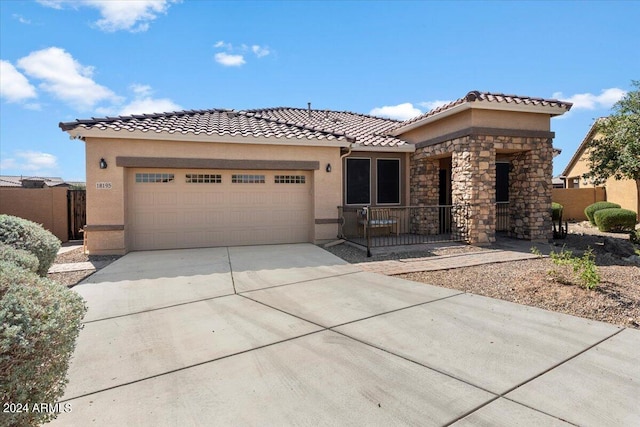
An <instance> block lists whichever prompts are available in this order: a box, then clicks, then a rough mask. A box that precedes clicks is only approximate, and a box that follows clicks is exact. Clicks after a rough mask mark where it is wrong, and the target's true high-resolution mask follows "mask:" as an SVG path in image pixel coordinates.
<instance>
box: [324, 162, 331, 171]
mask: <svg viewBox="0 0 640 427" xmlns="http://www.w3.org/2000/svg"><path fill="white" fill-rule="evenodd" d="M325 170H326V171H327V172H331V163H327V167H326V168H325Z"/></svg>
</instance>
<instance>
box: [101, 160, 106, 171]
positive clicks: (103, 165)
mask: <svg viewBox="0 0 640 427" xmlns="http://www.w3.org/2000/svg"><path fill="white" fill-rule="evenodd" d="M106 168H107V161H106V160H105V159H104V158H102V159H100V169H106Z"/></svg>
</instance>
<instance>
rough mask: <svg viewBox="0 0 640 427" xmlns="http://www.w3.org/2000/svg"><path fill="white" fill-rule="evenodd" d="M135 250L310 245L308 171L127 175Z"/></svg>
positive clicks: (146, 172)
mask: <svg viewBox="0 0 640 427" xmlns="http://www.w3.org/2000/svg"><path fill="white" fill-rule="evenodd" d="M127 191H128V197H129V198H128V207H127V209H128V219H129V221H128V232H127V234H128V236H129V237H128V238H129V239H130V240H129V242H130V245H131V248H132V249H133V250H145V249H172V248H197V247H209V246H234V245H257V244H275V243H297V242H308V241H310V237H311V218H312V215H311V206H312V203H311V175H310V172H308V171H251V170H248V171H244V170H243V171H238V170H211V171H210V170H206V171H203V170H195V171H191V170H182V169H180V170H174V169H169V170H166V169H162V170H160V169H130V170H129V181H128V189H127Z"/></svg>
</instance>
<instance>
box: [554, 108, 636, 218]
mask: <svg viewBox="0 0 640 427" xmlns="http://www.w3.org/2000/svg"><path fill="white" fill-rule="evenodd" d="M598 120H600V119H598ZM597 122H598V121H597V120H596V121H595V122H594V123H593V125H591V128H590V129H589V132H587V135H586V136H585V137H584V139H583V140H582V143H581V144H580V146H579V147H578V149H577V150H576V152H575V153H574V155H573V157H572V158H571V160H570V161H569V163H568V164H567V167H566V168H565V169H564V172H563V173H562V175H563V176H564V177H565V178H564V179H565V183H566V185H565V188H595V187H603V188H604V189H605V200H606V201H608V202H613V203H617V204H619V205H620V206H621V207H622V208H624V209H630V210H632V211H634V212H638V210H640V207H639V206H640V204H639V201H638V194H637V189H636V183H635V181H634V180H632V179H622V180H616V179H614V178H613V177H611V178H609V179H607V180H606V181H605V182H604V183H596V182H594V181H593V180H591V179H588V178H585V177H584V174H586V173H588V172H590V168H589V149H588V146H589V143H590V142H591V140H593V139H594V138H596V137H597V135H598V134H597V132H596V123H597Z"/></svg>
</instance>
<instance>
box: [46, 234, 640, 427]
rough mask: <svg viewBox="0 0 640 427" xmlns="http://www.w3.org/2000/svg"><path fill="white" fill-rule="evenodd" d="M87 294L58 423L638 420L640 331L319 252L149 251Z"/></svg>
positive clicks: (91, 284) (101, 275) (122, 263)
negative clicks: (371, 269) (364, 267)
mask: <svg viewBox="0 0 640 427" xmlns="http://www.w3.org/2000/svg"><path fill="white" fill-rule="evenodd" d="M74 289H75V290H76V291H77V292H78V293H80V294H81V295H82V296H83V297H84V298H85V299H86V300H87V302H88V305H89V311H88V313H87V316H86V318H85V327H84V329H83V331H82V332H81V334H80V338H79V341H78V345H77V348H76V352H75V355H74V359H73V362H72V365H71V368H70V371H69V375H70V382H69V384H68V386H67V389H66V394H65V397H64V399H63V401H64V402H65V403H69V404H70V406H71V411H70V412H67V413H63V414H60V415H59V417H58V419H57V420H56V421H54V422H53V425H65V426H69V425H72V426H75V425H77V426H88V425H105V426H107V425H108V426H112V425H148V426H176V425H179V426H191V425H194V426H195V425H203V426H205V425H290V424H294V425H318V424H321V425H385V426H388V425H402V424H408V425H450V424H454V425H456V426H458V425H474V426H475V425H491V426H495V425H505V426H511V425H531V426H540V425H571V424H578V425H638V424H640V409H639V405H638V404H637V397H638V396H639V395H640V352H638V348H640V332H639V331H636V330H630V329H623V328H618V327H616V326H612V325H609V324H606V323H599V322H595V321H589V320H585V319H580V318H576V317H572V316H567V315H562V314H558V313H553V312H548V311H544V310H540V309H536V308H531V307H525V306H520V305H517V304H513V303H509V302H504V301H498V300H493V299H490V298H485V297H481V296H476V295H471V294H465V293H461V292H459V291H454V290H448V289H444V288H439V287H432V286H427V285H424V284H418V283H414V282H410V281H405V280H401V279H397V278H393V277H387V276H382V275H378V274H375V273H368V272H363V271H359V270H358V269H357V267H355V266H351V265H349V264H347V263H345V262H344V261H342V260H341V259H339V258H336V257H335V256H333V255H332V254H330V253H328V252H326V251H324V250H322V249H320V248H317V247H315V246H313V245H310V244H299V245H275V246H253V247H230V248H210V249H190V250H171V251H155V252H134V253H130V254H128V255H126V256H125V257H123V258H121V259H120V260H118V261H116V262H114V263H113V264H111V265H109V266H108V267H106V268H104V269H103V270H101V271H99V272H97V273H96V274H94V275H93V276H91V277H90V278H89V279H88V280H86V281H85V282H83V284H81V285H78V286H76V287H75V288H74ZM569 423H571V424H569Z"/></svg>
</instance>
